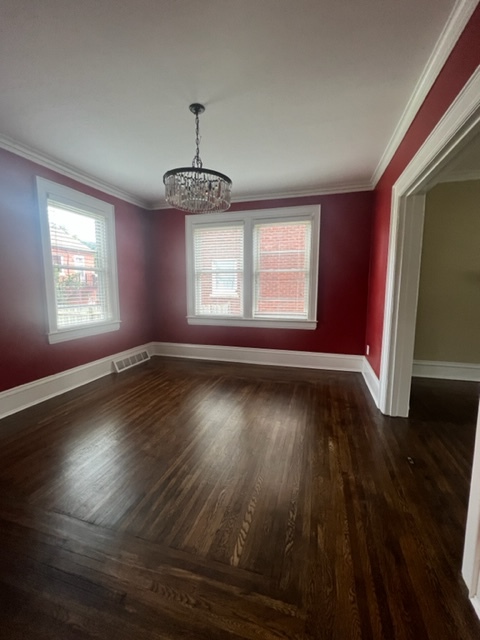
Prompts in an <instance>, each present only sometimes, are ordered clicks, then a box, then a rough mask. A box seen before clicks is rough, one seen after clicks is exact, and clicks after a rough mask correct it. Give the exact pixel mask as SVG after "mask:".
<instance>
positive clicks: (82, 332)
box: [37, 178, 120, 343]
mask: <svg viewBox="0 0 480 640" xmlns="http://www.w3.org/2000/svg"><path fill="white" fill-rule="evenodd" d="M37 194H38V204H39V212H40V227H41V232H42V247H43V263H44V270H45V284H46V295H47V312H48V325H49V327H48V339H49V342H51V343H54V342H63V341H65V340H73V339H76V338H83V337H85V336H91V335H96V334H98V333H105V332H107V331H115V330H116V329H119V327H120V314H119V304H118V282H117V264H116V250H115V217H114V208H113V206H112V205H110V204H108V203H107V202H103V201H102V200H98V199H97V198H93V197H91V196H87V195H85V194H84V193H81V192H79V191H75V190H74V189H70V188H68V187H65V186H63V185H60V184H56V183H55V182H51V181H50V180H45V179H43V178H37Z"/></svg>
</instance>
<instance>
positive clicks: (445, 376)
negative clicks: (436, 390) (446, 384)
mask: <svg viewBox="0 0 480 640" xmlns="http://www.w3.org/2000/svg"><path fill="white" fill-rule="evenodd" d="M413 375H414V377H416V378H439V379H442V380H466V381H469V382H480V364H470V363H467V362H440V361H436V360H414V361H413Z"/></svg>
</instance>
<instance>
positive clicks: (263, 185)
mask: <svg viewBox="0 0 480 640" xmlns="http://www.w3.org/2000/svg"><path fill="white" fill-rule="evenodd" d="M459 4H462V2H457V5H456V7H455V9H456V10H457V12H458V5H459ZM463 4H464V5H465V4H467V5H468V4H469V5H472V4H476V2H475V1H474V2H472V0H470V1H468V0H463ZM454 5H455V1H454V0H361V1H359V0H162V1H161V0H81V2H78V1H75V0H42V2H39V1H38V0H1V5H0V77H1V91H0V136H2V139H1V140H0V146H4V147H7V148H8V147H9V145H10V148H11V147H12V146H13V147H14V146H15V145H18V149H21V150H23V151H25V149H26V148H27V149H31V150H34V151H35V152H37V153H39V154H40V155H41V156H47V157H49V158H50V159H52V160H54V161H57V162H59V163H61V164H64V165H67V166H70V167H71V168H73V169H74V170H75V171H78V172H82V173H84V174H87V175H90V176H93V177H94V178H95V179H96V180H97V181H101V182H102V183H106V184H107V185H111V186H112V187H116V188H119V189H122V190H123V191H124V192H127V193H128V194H130V196H131V197H132V198H133V199H136V200H138V201H141V202H144V203H146V204H149V205H153V204H154V203H160V202H161V200H162V198H163V183H162V175H163V173H164V172H165V171H167V170H168V169H171V168H173V167H176V166H182V165H188V164H190V163H191V161H192V158H193V155H194V119H193V116H192V114H191V113H190V112H189V110H188V105H189V104H190V103H191V102H202V103H204V104H205V105H206V107H207V109H206V112H205V114H203V116H201V119H200V128H201V134H202V142H201V148H200V150H201V156H202V159H203V161H204V165H205V166H207V167H209V168H212V169H216V170H218V171H222V172H224V173H227V174H228V175H229V176H230V177H231V178H232V180H233V195H234V199H246V198H254V197H266V196H268V195H273V194H281V195H295V194H299V193H318V192H322V191H326V190H333V191H335V190H342V189H349V188H355V187H358V188H368V187H369V186H371V185H372V179H373V176H374V174H375V171H376V169H377V167H378V165H379V162H380V161H381V159H382V155H383V154H384V152H385V150H386V149H387V146H388V144H389V141H390V139H391V138H392V135H393V134H394V132H395V128H396V126H397V125H398V123H399V122H400V120H401V118H402V114H403V112H404V110H405V109H406V107H407V105H408V102H409V99H410V98H411V97H412V94H414V90H415V88H416V85H417V83H418V82H419V79H420V78H421V76H422V72H423V71H424V69H425V67H426V65H427V63H428V62H429V59H430V63H431V62H432V60H431V58H430V56H431V54H432V52H433V51H434V49H435V46H436V44H437V43H438V41H439V38H440V36H441V35H442V30H443V29H444V27H445V25H446V24H447V22H448V21H449V17H450V16H451V14H452V11H453V10H454ZM417 88H418V86H417ZM12 141H13V142H12Z"/></svg>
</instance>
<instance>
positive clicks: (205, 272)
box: [193, 225, 243, 317]
mask: <svg viewBox="0 0 480 640" xmlns="http://www.w3.org/2000/svg"><path fill="white" fill-rule="evenodd" d="M193 245H194V270H195V285H194V286H195V314H196V315H202V316H233V317H238V316H242V315H243V225H223V226H218V227H217V226H205V227H196V228H195V230H194V236H193Z"/></svg>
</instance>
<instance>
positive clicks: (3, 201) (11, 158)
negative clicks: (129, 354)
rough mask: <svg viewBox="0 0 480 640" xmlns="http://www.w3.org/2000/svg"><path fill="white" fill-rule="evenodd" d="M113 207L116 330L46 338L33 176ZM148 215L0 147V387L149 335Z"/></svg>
mask: <svg viewBox="0 0 480 640" xmlns="http://www.w3.org/2000/svg"><path fill="white" fill-rule="evenodd" d="M37 175H39V176H42V177H44V178H48V179H50V180H54V181H55V182H59V183H61V184H65V185H67V186H69V187H72V188H74V189H77V190H79V191H82V192H84V193H88V194H89V195H92V196H95V197H97V198H100V199H102V200H105V201H107V202H110V203H112V204H113V205H114V206H115V219H116V238H117V258H118V271H119V288H120V291H119V293H120V310H121V319H122V324H121V328H120V330H119V331H114V332H112V333H105V334H102V335H100V336H95V337H91V338H82V339H79V340H72V341H69V342H62V343H59V344H53V345H50V344H48V341H47V336H46V328H47V324H46V308H45V293H44V290H45V289H44V280H43V266H42V265H43V263H42V252H41V244H40V227H39V217H38V209H37V200H36V185H35V176H37ZM150 215H151V214H150V213H148V212H145V211H144V210H142V209H140V208H138V207H135V206H134V205H131V204H127V203H126V202H123V201H122V200H118V199H117V198H114V197H113V196H108V195H105V194H103V193H101V192H99V191H96V190H95V189H91V188H89V187H86V186H84V185H81V184H78V183H76V182H75V181H74V180H70V179H69V178H66V177H64V176H61V175H59V174H57V173H55V172H54V171H50V170H49V169H45V168H44V167H41V166H39V165H36V164H35V163H33V162H30V161H28V160H25V159H24V158H21V157H19V156H16V155H14V154H11V153H9V152H7V151H3V150H0V358H1V367H0V391H3V390H5V389H9V388H11V387H15V386H17V385H20V384H24V383H26V382H30V381H32V380H36V379H38V378H42V377H44V376H48V375H51V374H54V373H58V372H60V371H64V370H65V369H70V368H72V367H75V366H78V365H81V364H85V363H87V362H91V361H93V360H97V359H99V358H103V357H105V356H108V355H110V354H113V353H117V352H119V351H122V350H125V349H129V348H131V347H134V346H137V345H141V344H144V343H145V342H148V341H149V340H151V326H152V325H151V314H150V298H149V290H148V284H147V283H148V278H149V277H150V274H149V271H148V269H147V258H146V247H147V242H148V237H149V236H148V224H149V216H150Z"/></svg>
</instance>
